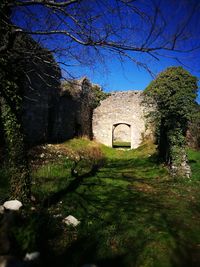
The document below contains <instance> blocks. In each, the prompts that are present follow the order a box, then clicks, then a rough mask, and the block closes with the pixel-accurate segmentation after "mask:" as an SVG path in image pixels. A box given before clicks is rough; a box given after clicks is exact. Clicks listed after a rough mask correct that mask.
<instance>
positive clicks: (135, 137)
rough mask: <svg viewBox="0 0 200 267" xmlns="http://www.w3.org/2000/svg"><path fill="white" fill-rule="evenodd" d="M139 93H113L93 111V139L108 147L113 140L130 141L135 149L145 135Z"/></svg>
mask: <svg viewBox="0 0 200 267" xmlns="http://www.w3.org/2000/svg"><path fill="white" fill-rule="evenodd" d="M142 100H143V97H142V92H141V91H126V92H114V93H112V94H111V96H109V97H108V98H107V99H105V100H103V101H102V102H101V105H100V106H99V107H97V108H96V109H95V110H94V114H93V134H94V138H95V139H96V140H97V141H99V142H101V143H103V144H105V145H108V146H110V147H112V144H113V140H114V139H118V140H121V141H130V142H131V148H137V147H138V146H139V145H140V144H141V142H142V141H143V138H144V137H145V135H149V131H147V129H146V120H145V108H144V106H143V105H142Z"/></svg>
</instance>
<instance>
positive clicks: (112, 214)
mask: <svg viewBox="0 0 200 267" xmlns="http://www.w3.org/2000/svg"><path fill="white" fill-rule="evenodd" d="M88 145H90V142H89V141H88V140H77V139H75V140H71V141H69V142H66V143H65V144H64V146H67V147H70V148H71V149H74V150H78V149H80V148H82V147H85V146H88ZM99 146H101V149H102V151H103V153H104V154H105V156H106V159H107V160H106V164H105V166H104V167H103V168H101V169H100V170H99V171H98V172H97V173H96V175H94V176H92V177H88V178H85V179H84V180H83V181H81V183H80V184H79V186H78V187H77V188H76V190H74V191H71V192H68V193H67V194H66V195H65V196H64V197H63V198H62V202H61V203H60V202H59V203H58V204H56V205H55V206H52V207H49V213H50V214H51V215H52V216H53V217H52V219H51V224H52V225H53V226H49V227H50V229H54V230H55V229H57V230H56V231H55V234H52V233H51V235H49V236H47V244H48V249H47V251H48V253H47V258H46V259H45V260H46V262H47V265H48V266H53V265H54V264H55V263H56V264H58V266H66V262H67V264H68V265H67V266H72V267H74V266H81V265H83V264H85V263H95V264H97V266H122V267H123V266H133V267H154V266H155V267H156V266H158V267H173V266H177V267H179V266H180V267H184V266H194V267H195V266H199V265H200V194H199V192H200V184H199V177H198V170H199V165H200V153H199V152H195V151H192V150H189V152H188V153H189V159H190V163H191V168H192V171H193V177H192V180H190V181H188V180H178V181H177V180H174V179H171V178H170V177H169V176H168V172H167V170H166V168H165V167H164V166H162V165H159V164H158V163H157V160H156V156H155V147H154V145H152V144H144V145H143V146H141V147H140V148H138V149H136V150H128V151H127V150H116V149H112V148H108V147H106V146H103V145H99ZM54 164H55V163H54ZM42 168H43V167H42ZM45 168H47V166H46V167H45ZM59 168H60V169H59V171H58V173H57V174H56V171H55V170H53V171H50V173H48V174H47V173H46V178H44V177H43V175H44V173H43V174H41V169H38V171H37V172H36V173H34V177H35V179H34V181H35V187H34V190H35V192H37V191H38V187H37V184H38V181H40V182H39V183H41V181H43V184H44V185H42V186H44V189H42V187H41V188H40V189H41V190H44V191H43V194H44V195H45V194H46V195H47V194H48V193H49V192H48V190H46V189H45V184H48V183H50V184H51V185H52V187H53V188H51V189H50V190H51V191H57V190H58V188H62V187H63V188H64V187H65V186H66V185H67V183H68V182H70V179H71V178H70V175H69V171H68V172H67V168H66V167H64V165H62V164H61V165H60V167H59ZM62 173H66V176H65V178H64V177H63V175H62ZM51 174H52V176H51ZM47 178H48V179H47ZM69 214H72V215H73V216H75V217H76V218H78V219H79V220H80V221H81V224H80V225H79V226H78V227H77V228H71V227H67V226H64V225H63V223H62V219H63V218H64V217H66V216H68V215H69ZM59 216H60V217H59ZM51 227H52V228H51Z"/></svg>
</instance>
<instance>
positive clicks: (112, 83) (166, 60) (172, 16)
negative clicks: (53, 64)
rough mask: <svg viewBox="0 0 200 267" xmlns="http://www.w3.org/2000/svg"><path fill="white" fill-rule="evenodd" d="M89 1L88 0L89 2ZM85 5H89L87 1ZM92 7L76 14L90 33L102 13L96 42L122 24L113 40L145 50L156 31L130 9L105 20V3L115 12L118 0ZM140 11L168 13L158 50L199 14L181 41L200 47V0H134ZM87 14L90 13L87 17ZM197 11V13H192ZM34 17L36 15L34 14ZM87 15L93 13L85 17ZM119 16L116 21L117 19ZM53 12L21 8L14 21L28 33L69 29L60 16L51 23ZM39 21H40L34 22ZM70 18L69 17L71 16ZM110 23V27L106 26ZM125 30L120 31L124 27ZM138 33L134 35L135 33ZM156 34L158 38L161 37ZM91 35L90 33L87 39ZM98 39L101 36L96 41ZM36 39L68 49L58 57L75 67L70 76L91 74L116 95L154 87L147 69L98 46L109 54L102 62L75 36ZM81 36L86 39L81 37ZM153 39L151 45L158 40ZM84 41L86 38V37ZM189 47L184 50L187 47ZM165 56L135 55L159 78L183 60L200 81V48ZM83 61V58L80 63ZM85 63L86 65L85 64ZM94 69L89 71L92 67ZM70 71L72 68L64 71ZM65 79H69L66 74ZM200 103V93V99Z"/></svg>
mask: <svg viewBox="0 0 200 267" xmlns="http://www.w3.org/2000/svg"><path fill="white" fill-rule="evenodd" d="M84 1H85V2H87V1H86V0H84ZM84 1H83V3H84ZM87 3H88V6H87V5H86V6H85V4H84V5H83V6H82V9H80V12H81V11H82V12H84V13H80V14H79V13H77V8H79V6H78V7H77V8H76V9H74V10H73V9H72V10H71V11H70V12H72V14H73V15H75V16H77V17H78V20H79V21H81V23H83V25H84V27H85V29H86V31H85V33H86V34H87V33H88V31H89V30H90V26H91V25H92V24H91V25H90V24H88V19H90V14H91V13H92V14H93V15H100V20H97V21H96V22H95V23H94V25H92V31H94V32H95V35H94V36H95V37H94V38H97V39H98V38H99V36H101V35H103V34H104V33H103V30H102V25H103V27H104V26H105V25H106V24H107V23H108V25H109V23H111V24H113V25H114V27H115V28H118V27H119V26H120V25H121V23H122V24H123V25H122V26H123V27H124V29H125V30H123V31H122V32H120V31H119V32H117V34H114V36H111V37H110V38H111V40H112V41H115V40H116V39H117V38H118V39H117V41H118V42H120V41H121V39H122V40H126V41H127V43H128V44H131V45H136V46H138V45H139V46H140V45H141V42H142V41H143V40H145V38H146V35H148V33H149V31H150V29H151V27H150V25H151V24H150V23H149V22H148V23H144V20H143V19H141V17H140V16H137V15H136V14H134V15H133V14H132V13H128V12H129V10H128V9H127V8H126V7H125V9H122V11H121V14H120V15H121V16H122V18H121V19H120V18H119V16H118V13H111V14H112V15H110V13H108V14H109V16H106V14H105V16H103V17H102V20H101V14H102V13H103V12H104V11H105V12H106V10H107V9H106V10H102V9H104V5H103V3H104V4H105V3H106V8H107V7H108V6H110V8H113V6H114V5H116V3H117V2H116V1H114V0H101V1H96V2H95V1H88V2H87ZM133 3H134V5H135V6H134V7H137V8H139V10H143V11H144V12H145V13H146V14H148V15H151V14H154V13H153V12H154V10H153V9H152V7H153V4H152V3H154V4H158V3H159V4H160V5H159V7H160V8H161V9H162V12H163V13H162V15H163V14H164V16H165V20H166V21H167V30H166V31H165V34H164V36H162V38H160V37H159V38H158V39H156V41H155V42H153V44H152V43H151V42H150V43H149V46H150V47H151V46H153V47H155V46H158V45H159V44H160V43H162V42H163V40H164V41H167V40H168V38H169V39H170V38H172V37H173V34H176V33H179V31H180V29H182V27H183V25H184V21H185V19H186V18H187V17H189V14H193V13H194V14H195V16H194V17H192V19H191V20H190V21H189V23H187V27H186V28H184V32H185V35H183V36H181V38H180V39H181V43H179V44H178V45H179V47H181V46H182V49H185V48H191V47H193V46H194V45H196V44H199V45H200V38H199V36H200V4H199V0H148V1H143V0H137V1H134V2H133ZM193 4H194V5H195V4H196V6H197V7H198V9H194V10H192V7H193ZM85 8H86V9H87V8H90V11H89V12H88V13H87V10H85ZM85 12H86V13H85ZM192 12H193V13H192ZM30 14H31V16H30ZM81 14H87V15H85V17H84V16H83V15H81ZM112 16H113V17H112ZM47 17H48V9H44V8H43V7H42V6H31V7H29V9H27V8H26V9H23V8H22V9H21V10H20V12H19V10H17V12H16V13H15V15H14V17H13V21H14V22H15V23H16V24H17V25H19V26H20V27H22V28H24V29H25V30H26V29H28V30H31V31H35V30H41V29H42V30H43V29H51V28H52V29H54V27H55V25H60V29H61V30H63V29H65V26H66V25H65V24H59V23H58V22H59V21H58V18H57V17H56V16H54V15H52V16H50V17H49V18H48V19H47ZM32 18H34V19H32ZM65 19H66V18H65ZM105 20H106V23H105ZM66 22H67V23H68V26H67V27H69V29H72V34H74V32H75V33H77V32H76V31H77V30H79V28H77V25H74V23H73V21H71V20H70V19H69V18H67V20H66ZM162 23H163V21H162V19H161V18H159V19H158V20H157V22H156V25H157V26H158V28H156V30H159V25H163V24H162ZM129 26H130V27H132V28H131V30H130V31H129V30H127V29H128V27H129ZM119 29H120V28H119ZM133 33H134V34H133ZM155 34H156V32H155V33H154V35H152V36H151V38H153V37H154V36H155ZM190 34H191V35H192V36H193V38H192V39H190V41H189V42H188V41H187V37H188V36H189V35H190ZM84 36H85V35H84ZM96 36H97V37H96ZM33 37H34V38H35V39H36V40H39V41H40V43H41V44H42V45H43V46H45V47H47V48H48V49H50V50H53V49H55V48H57V47H60V48H61V49H62V48H64V47H65V51H64V54H65V55H64V56H63V54H62V55H60V56H59V55H58V53H57V54H56V55H55V58H56V60H57V61H61V62H64V63H65V64H69V66H68V67H67V72H69V73H71V74H72V75H73V76H74V77H76V78H80V77H82V76H87V77H88V78H89V79H90V80H91V81H92V82H93V83H97V84H99V85H101V86H102V88H103V89H104V90H105V91H106V92H110V91H116V90H120V91H122V90H123V91H124V90H143V89H145V88H146V86H147V85H148V84H149V83H150V81H151V80H152V79H153V77H152V76H151V75H150V74H149V73H148V71H146V70H144V69H143V68H141V67H140V68H138V66H137V65H136V64H134V63H133V62H131V61H130V60H129V59H127V58H123V59H122V60H118V59H117V57H118V56H117V55H116V56H114V54H113V53H109V52H106V51H105V50H104V49H103V48H102V47H100V48H98V49H99V50H100V51H101V52H102V54H103V55H104V56H103V60H102V61H101V57H99V58H98V57H97V54H95V50H94V48H92V49H89V48H88V49H87V47H86V48H85V47H81V46H80V45H79V44H77V43H75V42H72V40H71V39H70V38H69V37H66V36H61V35H51V36H50V37H49V36H46V35H45V36H41V35H40V36H36V35H33ZM75 37H78V38H79V37H80V36H79V34H78V35H76V34H75ZM151 38H150V39H149V41H152V40H151ZM83 40H84V37H83ZM183 44H184V47H183ZM159 53H162V54H164V55H165V56H164V57H159V60H156V59H155V58H153V57H151V56H149V55H147V54H145V53H138V52H136V53H133V54H132V56H133V57H134V59H136V60H137V61H140V62H145V63H146V64H147V65H148V67H149V69H150V70H151V71H152V72H153V73H154V74H155V75H157V74H158V73H159V72H161V71H163V70H164V69H166V68H167V67H169V66H177V65H180V63H179V62H177V61H175V60H173V59H172V57H178V58H179V59H180V60H181V62H182V63H183V65H182V66H183V67H184V68H186V69H187V70H188V71H189V72H190V73H191V74H192V75H194V76H197V77H198V78H199V79H200V60H199V59H200V49H199V50H197V51H193V52H192V53H189V54H188V53H171V52H170V51H162V50H159ZM75 58H78V60H75ZM79 58H81V60H82V62H81V63H80V64H79ZM84 61H85V62H84ZM88 66H89V67H88ZM62 68H63V69H66V67H63V65H62ZM63 76H66V75H65V73H64V72H63ZM198 102H199V103H200V95H199V96H198Z"/></svg>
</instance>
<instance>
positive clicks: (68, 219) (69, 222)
mask: <svg viewBox="0 0 200 267" xmlns="http://www.w3.org/2000/svg"><path fill="white" fill-rule="evenodd" d="M63 222H64V223H66V224H67V225H72V226H77V225H79V224H80V221H78V220H77V219H76V218H75V217H74V216H72V215H69V216H67V217H66V218H64V219H63Z"/></svg>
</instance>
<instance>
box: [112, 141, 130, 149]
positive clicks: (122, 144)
mask: <svg viewBox="0 0 200 267" xmlns="http://www.w3.org/2000/svg"><path fill="white" fill-rule="evenodd" d="M113 147H114V148H131V142H123V141H114V142H113Z"/></svg>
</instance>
